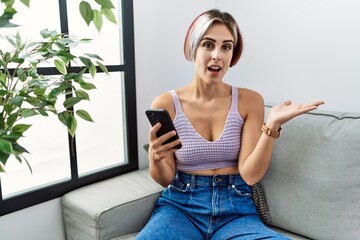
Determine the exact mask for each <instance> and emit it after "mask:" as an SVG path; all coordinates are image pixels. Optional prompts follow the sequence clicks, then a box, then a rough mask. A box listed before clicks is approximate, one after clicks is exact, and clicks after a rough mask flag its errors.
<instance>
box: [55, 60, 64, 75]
mask: <svg viewBox="0 0 360 240" xmlns="http://www.w3.org/2000/svg"><path fill="white" fill-rule="evenodd" d="M54 64H55V67H56V69H57V70H58V71H59V72H61V73H62V74H67V70H66V65H65V63H63V62H62V61H60V60H57V59H56V60H55V61H54Z"/></svg>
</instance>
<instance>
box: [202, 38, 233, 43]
mask: <svg viewBox="0 0 360 240" xmlns="http://www.w3.org/2000/svg"><path fill="white" fill-rule="evenodd" d="M204 40H208V41H212V42H216V40H215V39H213V38H210V37H204V38H203V39H202V41H204ZM226 42H231V43H234V41H233V40H231V39H229V40H224V41H223V43H226Z"/></svg>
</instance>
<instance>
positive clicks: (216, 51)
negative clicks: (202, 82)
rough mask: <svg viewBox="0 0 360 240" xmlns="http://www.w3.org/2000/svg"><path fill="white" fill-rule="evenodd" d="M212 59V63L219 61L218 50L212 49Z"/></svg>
mask: <svg viewBox="0 0 360 240" xmlns="http://www.w3.org/2000/svg"><path fill="white" fill-rule="evenodd" d="M212 59H213V60H214V61H219V60H220V59H221V58H220V51H219V50H218V49H214V51H213V54H212Z"/></svg>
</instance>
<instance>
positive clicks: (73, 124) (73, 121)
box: [68, 116, 77, 137]
mask: <svg viewBox="0 0 360 240" xmlns="http://www.w3.org/2000/svg"><path fill="white" fill-rule="evenodd" d="M76 128H77V121H76V118H75V117H74V116H70V126H68V131H69V133H70V135H71V136H72V137H73V136H74V135H75V132H76Z"/></svg>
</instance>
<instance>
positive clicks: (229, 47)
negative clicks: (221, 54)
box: [223, 45, 232, 50]
mask: <svg viewBox="0 0 360 240" xmlns="http://www.w3.org/2000/svg"><path fill="white" fill-rule="evenodd" d="M223 48H224V49H225V50H231V49H232V48H231V45H224V46H223Z"/></svg>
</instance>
